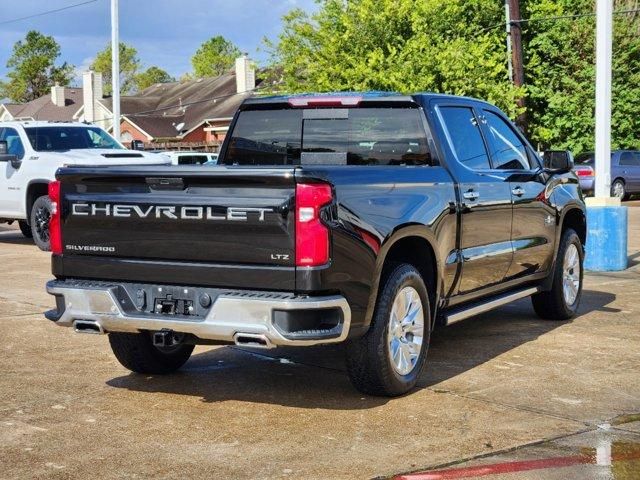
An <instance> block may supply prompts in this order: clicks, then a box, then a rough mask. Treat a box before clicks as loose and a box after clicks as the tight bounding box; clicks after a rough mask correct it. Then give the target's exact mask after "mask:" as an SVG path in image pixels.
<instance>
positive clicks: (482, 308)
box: [444, 287, 541, 325]
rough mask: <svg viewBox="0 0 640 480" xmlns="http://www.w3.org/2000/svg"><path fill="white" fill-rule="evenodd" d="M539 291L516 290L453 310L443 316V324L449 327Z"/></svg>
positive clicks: (532, 289)
mask: <svg viewBox="0 0 640 480" xmlns="http://www.w3.org/2000/svg"><path fill="white" fill-rule="evenodd" d="M540 290H541V288H540V287H531V288H526V289H524V290H518V291H517V292H510V293H503V294H502V295H498V296H497V297H491V298H490V299H489V300H488V301H486V302H483V303H474V304H472V305H469V306H467V307H463V308H460V309H453V310H451V311H450V312H447V313H445V314H444V324H445V325H451V324H452V323H456V322H459V321H460V320H464V319H466V318H469V317H473V316H475V315H479V314H481V313H484V312H488V311H489V310H493V309H494V308H497V307H500V306H502V305H506V304H507V303H511V302H514V301H516V300H519V299H521V298H525V297H530V296H531V295H533V294H534V293H538V292H539V291H540Z"/></svg>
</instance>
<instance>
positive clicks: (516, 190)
mask: <svg viewBox="0 0 640 480" xmlns="http://www.w3.org/2000/svg"><path fill="white" fill-rule="evenodd" d="M511 193H513V194H514V195H515V196H516V197H521V196H522V195H524V189H523V188H522V187H516V188H514V189H513V190H511Z"/></svg>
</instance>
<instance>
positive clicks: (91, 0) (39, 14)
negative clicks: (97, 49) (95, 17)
mask: <svg viewBox="0 0 640 480" xmlns="http://www.w3.org/2000/svg"><path fill="white" fill-rule="evenodd" d="M97 1H98V0H88V1H86V2H82V3H75V4H73V5H67V6H66V7H61V8H56V9H55V10H48V11H46V12H41V13H36V14H33V15H27V16H26V17H20V18H14V19H12V20H4V21H2V22H0V25H7V24H9V23H15V22H21V21H22V20H29V19H30V18H36V17H42V16H44V15H49V14H51V13H58V12H62V11H64V10H69V9H70V8H75V7H81V6H82V5H88V4H89V3H95V2H97Z"/></svg>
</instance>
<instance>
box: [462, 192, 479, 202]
mask: <svg viewBox="0 0 640 480" xmlns="http://www.w3.org/2000/svg"><path fill="white" fill-rule="evenodd" d="M462 196H463V197H464V198H466V199H467V200H475V199H476V198H478V197H480V194H479V193H478V192H474V191H473V190H469V191H468V192H464V193H463V194H462Z"/></svg>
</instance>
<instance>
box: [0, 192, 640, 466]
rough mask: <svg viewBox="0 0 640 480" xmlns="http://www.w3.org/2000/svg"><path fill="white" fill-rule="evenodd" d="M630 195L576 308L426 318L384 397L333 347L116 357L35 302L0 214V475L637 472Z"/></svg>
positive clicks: (638, 335)
mask: <svg viewBox="0 0 640 480" xmlns="http://www.w3.org/2000/svg"><path fill="white" fill-rule="evenodd" d="M630 205H633V204H630ZM629 213H630V214H629V219H630V228H629V256H630V268H629V270H627V271H625V272H620V273H607V274H588V275H587V276H586V279H585V291H584V294H583V299H582V304H581V308H580V315H579V316H578V317H577V318H575V319H574V320H573V321H570V322H548V321H542V320H539V319H538V318H537V317H536V316H535V315H534V313H533V309H532V308H531V306H530V302H529V301H528V300H524V301H520V302H517V303H515V304H513V305H510V306H507V307H503V308H500V309H499V310H496V311H493V312H490V313H487V314H484V315H481V316H479V317H476V318H473V319H469V320H467V321H464V322H461V323H459V324H456V325H454V326H451V327H449V328H446V329H441V330H439V331H437V332H436V333H435V335H434V338H433V340H432V346H431V350H430V352H429V359H428V368H427V369H426V371H425V373H424V375H423V378H422V379H421V381H420V383H419V388H418V389H417V390H415V391H414V392H412V393H411V394H409V395H406V396H404V397H402V398H397V399H385V398H373V397H365V396H362V395H361V394H359V393H358V392H356V391H355V390H354V389H353V388H352V387H351V385H350V383H349V380H348V378H347V375H346V373H345V372H344V370H343V362H342V353H341V350H340V349H339V348H328V347H325V348H314V349H308V350H292V349H287V350H274V351H250V350H247V349H241V348H237V347H197V349H196V351H195V353H194V355H193V356H192V358H191V360H190V361H189V362H188V363H187V364H186V366H185V368H184V369H183V370H182V371H181V372H180V373H178V374H174V375H170V376H166V377H159V376H142V375H136V374H131V373H129V372H128V371H127V370H125V369H124V368H123V367H121V366H120V364H119V363H118V362H117V361H116V360H115V358H114V357H113V355H112V354H111V350H110V348H109V346H108V342H107V339H106V337H104V336H99V335H78V334H74V333H73V332H72V331H71V330H70V329H62V328H58V327H56V326H55V325H53V324H52V323H51V322H49V321H48V320H46V319H45V318H44V317H43V316H42V312H43V311H44V310H47V309H49V308H51V306H52V305H53V302H52V298H51V297H49V296H48V295H47V294H46V293H45V291H44V283H45V282H46V281H47V280H48V279H49V278H50V273H49V268H50V267H49V255H48V254H46V253H43V252H40V251H38V250H37V249H36V248H35V247H34V246H33V244H31V243H30V242H29V241H27V240H26V239H23V238H22V237H21V235H20V233H19V232H18V231H17V230H16V229H15V228H12V227H7V226H0V265H1V266H2V272H1V274H0V349H1V354H0V472H1V473H0V476H1V477H2V478H7V479H14V478H15V479H24V478H61V479H62V478H151V477H156V478H199V477H209V478H305V479H316V478H317V479H333V478H336V479H342V478H345V479H346V478H376V477H382V478H387V477H394V476H396V475H403V474H407V473H412V472H417V473H416V475H415V476H414V477H413V478H424V479H426V478H430V479H435V478H476V477H482V478H491V479H495V478H500V479H512V478H518V479H523V478H527V479H528V478H532V479H533V478H535V479H538V478H551V479H555V478H558V479H560V478H562V479H567V478H568V479H574V478H575V479H583V478H616V479H634V478H640V474H639V473H638V472H640V455H639V450H640V447H639V445H640V417H639V416H638V415H636V414H637V413H640V381H639V371H640V306H638V298H640V297H639V295H640V208H630V212H629ZM558 459H565V460H558ZM566 459H569V460H566ZM531 462H533V463H531ZM545 462H546V463H545ZM563 462H564V463H563ZM443 472H444V473H443ZM447 472H448V473H447ZM406 478H411V475H406Z"/></svg>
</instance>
